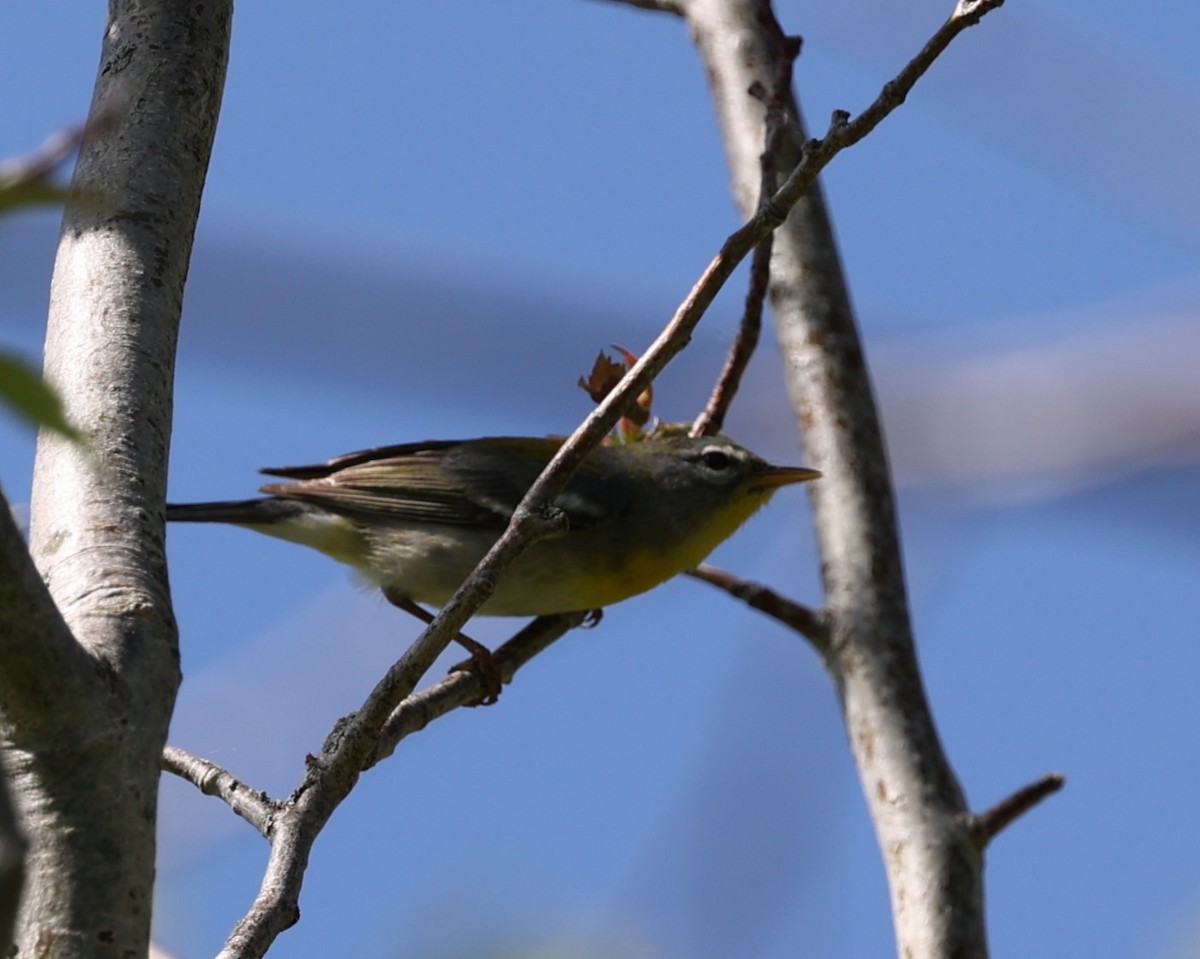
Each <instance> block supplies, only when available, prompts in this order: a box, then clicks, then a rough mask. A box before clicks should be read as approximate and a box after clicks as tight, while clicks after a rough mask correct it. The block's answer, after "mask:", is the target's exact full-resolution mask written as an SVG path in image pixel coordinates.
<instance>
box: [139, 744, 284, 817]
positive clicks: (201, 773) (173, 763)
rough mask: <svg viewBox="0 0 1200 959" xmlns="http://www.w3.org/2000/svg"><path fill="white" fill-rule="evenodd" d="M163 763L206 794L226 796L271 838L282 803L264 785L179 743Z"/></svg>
mask: <svg viewBox="0 0 1200 959" xmlns="http://www.w3.org/2000/svg"><path fill="white" fill-rule="evenodd" d="M159 766H160V768H161V769H162V770H163V771H164V772H168V773H171V774H172V775H175V776H178V777H179V778H180V779H184V780H186V781H187V782H190V783H191V784H192V785H193V786H195V787H196V788H197V789H199V790H200V791H201V792H202V793H204V795H206V796H216V797H217V798H218V799H221V800H223V801H224V802H225V804H226V805H228V806H229V808H230V809H232V810H233V811H234V812H235V813H237V815H239V816H241V817H242V818H243V819H244V820H246V822H248V823H249V824H250V825H251V826H253V827H254V828H255V829H257V830H258V831H259V832H260V833H261V834H262V835H263V837H264V838H266V839H270V838H271V829H272V827H273V826H274V822H275V817H276V816H277V815H278V814H279V811H280V808H281V804H280V803H279V802H277V801H276V800H274V799H272V798H271V797H270V796H268V795H267V794H266V793H265V792H263V791H262V790H261V789H251V788H250V787H249V786H247V785H246V784H245V783H243V782H242V781H241V780H240V779H238V778H237V777H236V776H234V775H233V774H232V773H230V772H229V771H228V770H226V769H224V768H223V767H221V766H218V765H217V764H216V763H214V762H210V761H209V760H207V759H204V758H202V757H200V756H196V755H193V754H192V753H189V752H188V751H187V750H186V749H180V748H179V747H178V746H167V747H165V748H164V749H163V754H162V760H161V761H160V763H159Z"/></svg>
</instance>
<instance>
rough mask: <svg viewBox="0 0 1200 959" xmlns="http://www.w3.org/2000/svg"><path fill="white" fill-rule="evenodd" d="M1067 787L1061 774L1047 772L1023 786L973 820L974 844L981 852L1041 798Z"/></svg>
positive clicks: (1065, 779)
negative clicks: (976, 844)
mask: <svg viewBox="0 0 1200 959" xmlns="http://www.w3.org/2000/svg"><path fill="white" fill-rule="evenodd" d="M1066 784H1067V778H1066V777H1065V776H1064V775H1063V774H1062V773H1047V774H1046V775H1045V776H1043V777H1042V778H1041V779H1038V780H1036V781H1035V782H1031V783H1030V784H1029V785H1028V786H1022V787H1021V788H1020V789H1018V790H1017V791H1016V792H1015V793H1013V794H1012V795H1011V796H1009V797H1008V798H1006V799H1002V800H1001V801H1000V802H998V803H996V805H994V806H993V807H992V808H991V809H988V810H987V811H986V812H981V813H979V814H978V815H977V816H974V817H972V822H971V828H972V831H973V832H974V833H975V841H976V843H978V845H979V848H980V849H981V850H982V849H984V848H985V847H986V846H987V845H988V843H990V842H991V841H992V840H993V839H995V838H996V836H997V835H999V833H1000V832H1001V830H1004V829H1006V828H1008V827H1009V826H1010V825H1012V824H1013V823H1014V822H1015V821H1016V820H1018V819H1020V818H1021V817H1022V816H1024V815H1025V813H1027V812H1029V811H1030V810H1031V809H1033V807H1034V806H1036V805H1038V803H1040V802H1041V801H1042V800H1043V799H1045V798H1047V797H1048V796H1053V795H1054V794H1055V793H1056V792H1058V791H1059V790H1060V789H1062V788H1063V786H1065V785H1066Z"/></svg>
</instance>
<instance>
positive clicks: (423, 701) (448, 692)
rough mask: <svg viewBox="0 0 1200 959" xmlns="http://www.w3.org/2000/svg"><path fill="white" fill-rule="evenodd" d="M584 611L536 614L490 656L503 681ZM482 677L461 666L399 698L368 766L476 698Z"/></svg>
mask: <svg viewBox="0 0 1200 959" xmlns="http://www.w3.org/2000/svg"><path fill="white" fill-rule="evenodd" d="M587 615H588V614H586V613H564V614H561V615H558V616H539V617H538V618H537V619H535V620H534V621H533V622H532V623H530V624H529V625H528V626H526V627H525V628H524V629H522V630H521V631H520V632H519V633H517V634H516V635H515V636H514V637H513V638H512V639H510V640H508V642H506V643H504V644H503V645H502V646H500V647H499V648H498V649H496V651H495V652H494V653H492V658H493V660H495V663H496V666H497V667H498V669H499V670H500V679H501V681H502V682H503V683H510V682H512V678H513V676H514V675H515V674H516V672H517V670H518V669H520V668H521V667H522V666H524V665H525V664H526V663H527V662H529V661H530V660H531V659H533V657H534V656H536V655H537V654H538V653H540V652H542V650H544V649H546V648H547V647H548V646H550V644H551V643H553V642H555V641H556V640H558V639H559V638H561V637H562V636H564V635H565V634H566V633H568V632H569V631H570V630H572V629H575V628H576V627H577V626H579V625H581V624H582V623H583V622H584V621H585V619H586V618H587ZM484 687H485V683H484V679H483V677H482V676H480V675H479V674H478V673H476V672H473V671H469V670H462V671H458V672H453V673H451V674H450V675H449V676H447V677H446V678H445V679H443V680H442V681H441V682H440V683H436V684H435V685H433V686H430V687H428V688H427V689H422V690H420V691H418V692H415V693H413V694H412V695H411V696H409V697H408V698H406V699H405V700H404V702H402V703H401V704H400V705H399V706H398V707H397V708H396V711H395V712H394V713H392V715H391V717H390V718H389V719H388V721H387V724H386V725H385V726H384V727H383V730H382V731H381V732H380V734H379V745H378V747H377V748H376V750H375V754H374V755H373V756H372V757H371V759H370V761H369V763H368V767H367V768H369V767H370V766H374V765H375V764H376V763H378V762H381V761H383V760H384V759H386V758H387V757H388V756H390V755H391V754H392V753H393V752H394V751H395V749H396V746H398V745H399V744H400V741H401V740H402V739H404V738H405V737H406V736H408V735H409V734H411V733H415V732H419V731H420V730H422V729H424V728H425V727H426V726H428V725H429V724H430V723H431V722H433V721H434V720H435V719H437V718H438V717H440V716H444V715H445V714H446V713H448V712H450V711H451V710H452V709H455V708H457V707H459V706H465V705H469V704H471V703H473V702H476V701H478V699H479V697H480V696H481V695H482V694H483V692H484Z"/></svg>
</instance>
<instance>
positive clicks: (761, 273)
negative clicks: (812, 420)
mask: <svg viewBox="0 0 1200 959" xmlns="http://www.w3.org/2000/svg"><path fill="white" fill-rule="evenodd" d="M785 43H786V44H787V46H786V48H785V49H786V52H785V54H784V55H783V56H782V57H780V60H779V77H778V80H777V82H776V83H775V87H774V89H773V90H771V92H770V93H769V94H768V93H767V92H766V91H765V90H764V89H763V88H762V86H761V84H758V83H757V82H756V83H754V84H752V85H751V87H750V89H749V91H748V94H749V95H750V96H752V97H754V98H755V99H757V100H761V101H762V102H763V104H764V106H765V107H766V110H765V116H764V119H763V123H764V128H765V131H766V132H765V135H764V141H765V146H764V147H763V152H762V156H761V157H760V159H759V166H760V169H761V182H760V184H759V190H758V204H757V208H758V209H759V210H760V211H761V210H762V209H763V208H764V207H765V206H766V204H768V203H770V202H771V197H772V196H773V195H774V193H775V189H776V187H777V186H778V185H779V164H778V157H779V153H780V150H781V148H782V146H783V140H784V131H785V130H786V124H787V112H786V106H787V102H788V98H789V94H790V92H791V88H792V65H793V63H794V62H795V59H796V57H797V56H798V55H799V53H800V39H799V38H798V37H789V38H785ZM774 248H775V233H774V231H772V232H770V233H768V234H767V235H766V236H765V237H764V238H763V239H762V240H761V241H760V242H759V244H758V246H756V247H755V248H754V256H753V257H752V258H751V261H750V283H749V287H748V289H747V291H746V303H745V307H744V308H743V311H742V322H741V323H740V324H739V326H738V332H737V336H736V337H735V338H734V341H733V344H732V345H731V346H730V348H729V355H728V356H727V357H726V358H725V366H724V368H722V370H721V375H720V376H719V377H717V382H716V385H715V386H714V387H713V390H712V393H711V394H710V395H709V398H708V403H707V405H706V406H705V407H704V410H703V412H701V413H700V415H699V416H697V417H696V420H695V422H694V423H693V424H692V429H691V435H692V436H711V435H712V434H714V433H719V432H721V429H722V427H723V426H724V425H725V416H726V414H727V413H728V412H729V407H730V404H732V403H733V398H734V396H735V395H736V394H737V391H738V387H739V386H740V385H741V382H742V377H743V376H744V375H745V373H746V368H747V367H748V366H749V365H750V360H751V358H752V357H753V356H754V351H755V349H756V348H757V347H758V339H759V335H760V334H761V332H762V314H763V303H764V302H765V301H766V298H767V291H768V289H769V288H770V285H771V253H772V251H773V250H774Z"/></svg>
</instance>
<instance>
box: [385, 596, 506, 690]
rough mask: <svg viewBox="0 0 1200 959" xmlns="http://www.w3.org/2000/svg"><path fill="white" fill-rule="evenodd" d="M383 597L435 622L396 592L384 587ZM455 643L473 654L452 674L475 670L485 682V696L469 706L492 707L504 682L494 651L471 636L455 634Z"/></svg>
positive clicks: (419, 616)
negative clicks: (493, 654)
mask: <svg viewBox="0 0 1200 959" xmlns="http://www.w3.org/2000/svg"><path fill="white" fill-rule="evenodd" d="M383 595H384V596H385V597H386V598H387V601H388V602H389V603H391V604H392V605H393V606H395V607H396V608H397V609H402V610H404V612H406V613H408V614H409V615H410V616H415V617H416V618H417V619H419V620H420V621H421V622H423V623H424V624H425V625H426V626H428V625H429V624H430V623H432V622H433V614H432V613H431V612H429V610H427V609H425V608H424V607H422V606H418V605H417V604H416V603H414V602H413V601H412V600H411V599H409V598H408V597H407V596H404V595H402V594H401V593H398V592H396V591H395V590H391V589H388V588H387V587H384V589H383ZM454 641H455V642H456V643H458V645H459V646H461V647H463V649H465V650H466V651H467V652H469V653H470V654H471V658H470V659H468V660H464V661H463V662H461V663H457V664H455V665H454V666H451V667H450V672H452V673H460V672H466V671H468V670H474V671H475V672H476V673H478V674H479V678H480V679H482V680H483V695H482V696H480V697H479V699H476V700H473V701H472V702H471V703H469V704H468V705H471V706H490V705H491V704H492V703H494V702H495V701H496V700H498V699H499V698H500V687H501V685H502V680H501V679H500V667H499V666H498V665H496V660H495V658H494V657H493V656H492V651H491V650H490V649H488V648H487V647H486V646H484V645H483V643H480V642H476V641H475V640H473V639H472V638H471V637H470V636H466V635H464V634H463V633H455V634H454Z"/></svg>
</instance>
